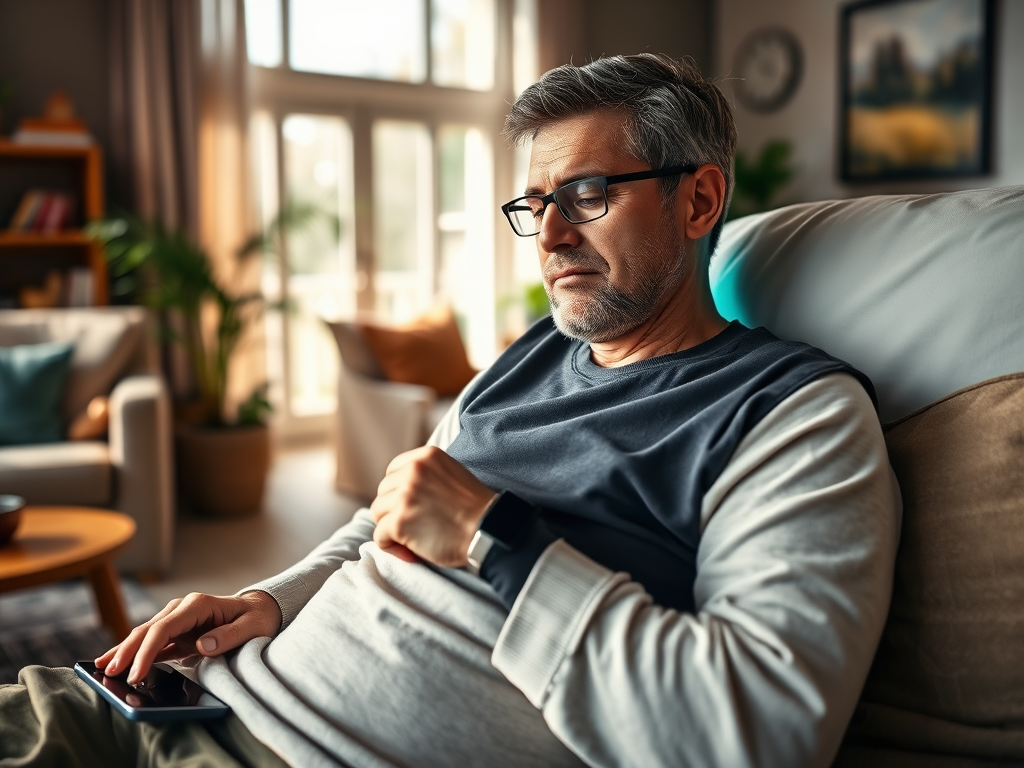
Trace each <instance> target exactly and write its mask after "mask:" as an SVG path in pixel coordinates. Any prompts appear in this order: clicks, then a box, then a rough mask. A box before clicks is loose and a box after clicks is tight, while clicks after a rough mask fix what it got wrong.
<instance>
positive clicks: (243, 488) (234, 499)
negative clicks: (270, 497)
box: [174, 424, 270, 517]
mask: <svg viewBox="0 0 1024 768" xmlns="http://www.w3.org/2000/svg"><path fill="white" fill-rule="evenodd" d="M174 438H175V449H176V450H175V454H176V460H177V469H178V486H179V488H180V490H181V494H182V496H184V498H185V499H186V500H188V501H190V502H192V503H193V504H194V505H195V506H196V508H197V509H198V510H199V511H201V512H203V513H205V514H208V515H211V516H213V517H240V516H244V515H250V514H255V513H256V512H258V511H259V510H260V505H261V503H262V501H263V488H264V485H265V484H266V480H267V471H268V470H269V469H270V430H269V429H268V428H267V427H265V426H246V427H221V428H215V427H194V426H187V425H184V424H179V425H178V426H177V427H176V429H175V435H174Z"/></svg>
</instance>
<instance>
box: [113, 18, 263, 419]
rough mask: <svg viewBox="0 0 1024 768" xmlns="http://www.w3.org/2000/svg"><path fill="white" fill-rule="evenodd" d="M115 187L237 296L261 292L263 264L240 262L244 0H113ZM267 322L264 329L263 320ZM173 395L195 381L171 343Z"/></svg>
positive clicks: (243, 362) (255, 364)
mask: <svg viewBox="0 0 1024 768" xmlns="http://www.w3.org/2000/svg"><path fill="white" fill-rule="evenodd" d="M109 7H110V15H111V17H110V28H111V45H110V61H111V104H112V113H113V114H112V118H113V119H112V123H113V130H112V134H113V142H112V146H111V147H110V150H109V151H110V165H111V171H112V174H111V182H112V184H113V186H114V187H115V189H117V190H119V192H120V197H121V198H122V199H126V200H131V201H132V203H131V207H132V209H133V211H134V212H135V213H137V214H139V215H140V216H142V217H144V218H146V219H154V218H157V219H160V220H161V221H162V222H163V223H164V224H165V225H166V226H168V227H171V228H175V227H181V228H182V229H183V230H184V231H185V232H186V233H187V234H188V236H189V237H190V238H192V239H193V240H197V241H198V242H199V243H200V244H201V245H202V246H203V248H204V249H205V250H206V252H207V253H208V254H209V255H210V258H211V259H212V260H213V262H214V267H215V269H216V270H217V273H218V275H220V276H221V278H222V279H223V280H224V281H225V283H226V284H227V286H228V288H229V289H230V290H231V291H234V292H248V291H252V290H256V289H257V288H258V285H259V274H258V269H259V264H258V262H256V263H252V264H249V265H246V267H245V268H244V269H240V268H239V267H238V264H237V261H236V258H235V255H236V251H237V249H238V247H239V246H240V245H241V244H242V243H243V242H244V241H245V239H246V237H247V235H248V234H249V233H250V226H249V211H250V208H249V200H248V186H247V178H246V175H247V174H246V170H247V157H248V155H247V149H246V133H247V126H248V120H249V106H248V84H247V72H248V68H247V62H246V53H245V26H244V9H243V0H111V2H110V6H109ZM257 325H258V324H257ZM168 368H169V371H168V374H169V378H170V381H171V386H172V389H173V391H174V393H175V395H176V396H178V397H184V396H187V394H188V392H189V390H190V388H191V378H190V374H189V371H188V367H187V364H186V362H185V360H184V358H183V357H182V356H181V355H180V354H179V353H178V350H175V349H171V350H169V355H168ZM264 370H265V366H264V361H263V350H262V330H261V328H253V329H252V331H251V332H250V333H249V334H248V338H246V339H243V341H242V344H241V345H240V349H239V352H238V354H236V359H235V360H234V361H233V367H232V375H231V377H230V380H231V385H230V391H229V399H230V400H232V401H235V402H237V400H238V399H239V398H244V397H245V396H247V395H248V393H249V392H250V391H251V389H252V386H253V384H254V383H255V382H258V381H260V380H261V379H262V375H263V374H262V372H263V371H264Z"/></svg>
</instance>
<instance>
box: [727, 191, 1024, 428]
mask: <svg viewBox="0 0 1024 768" xmlns="http://www.w3.org/2000/svg"><path fill="white" fill-rule="evenodd" d="M1021 222H1024V186H1018V187H1003V188H997V189H975V190H966V191H960V192H948V193H943V194H930V195H875V196H870V197H862V198H857V199H853V200H828V201H823V202H815V203H803V204H800V205H791V206H788V207H786V208H781V209H779V210H776V211H770V212H768V213H763V214H757V215H754V216H746V217H744V218H741V219H736V220H735V221H731V222H729V223H728V224H726V226H725V228H724V230H723V232H722V239H721V243H720V244H719V246H718V251H717V252H716V254H715V256H714V258H713V259H712V260H711V284H712V292H713V294H714V297H715V302H716V304H717V306H718V309H719V311H720V312H721V313H722V314H723V315H724V316H725V317H726V318H727V319H729V320H734V319H735V320H739V321H741V322H743V323H745V324H746V325H750V326H758V325H763V326H765V327H766V328H768V330H770V331H772V332H773V333H775V334H776V335H778V336H781V337H782V338H786V339H797V340H800V341H806V342H808V343H810V344H814V345H815V346H818V347H821V348H822V349H824V350H825V351H826V352H828V353H830V354H833V355H835V356H836V357H839V358H842V359H843V360H846V361H847V362H848V363H850V364H851V365H853V366H854V367H856V368H857V369H859V370H861V371H863V372H864V373H865V374H867V375H868V377H869V378H870V379H871V381H872V382H873V383H874V385H875V390H876V392H877V394H878V402H879V411H880V415H881V418H882V420H883V421H894V420H896V419H898V418H901V417H903V416H905V415H906V414H908V413H911V412H913V411H915V410H917V409H918V408H922V407H924V406H925V405H927V404H928V403H931V402H934V401H935V400H938V399H939V398H940V397H945V396H946V395H948V394H949V393H951V392H955V391H956V390H958V389H961V388H963V387H967V386H970V385H972V384H976V383H978V382H979V381H984V380H986V379H990V378H993V377H995V376H1001V375H1004V374H1008V373H1015V372H1017V371H1024V290H1021V286H1024V237H1022V236H1021Z"/></svg>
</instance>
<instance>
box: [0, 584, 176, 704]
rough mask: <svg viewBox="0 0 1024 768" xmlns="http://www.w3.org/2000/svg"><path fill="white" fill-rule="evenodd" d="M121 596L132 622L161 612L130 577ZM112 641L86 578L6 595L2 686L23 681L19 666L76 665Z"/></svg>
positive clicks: (0, 643) (0, 608)
mask: <svg viewBox="0 0 1024 768" xmlns="http://www.w3.org/2000/svg"><path fill="white" fill-rule="evenodd" d="M121 594H122V596H123V597H124V601H125V608H126V610H127V612H128V621H129V623H130V624H131V625H132V626H135V625H137V624H141V623H142V622H143V621H146V620H147V619H149V618H150V617H152V616H153V614H154V613H156V612H157V611H158V610H159V608H158V607H157V606H156V605H155V604H154V602H153V601H152V599H151V598H150V597H149V595H148V594H147V592H146V591H145V590H144V589H143V588H142V587H141V586H139V584H137V583H136V582H134V581H131V580H130V579H121ZM112 645H113V638H112V637H111V636H110V632H109V631H108V630H107V629H106V627H104V626H102V625H101V624H100V619H99V614H98V612H97V611H96V604H95V600H94V599H93V595H92V589H91V588H90V587H89V585H88V583H87V582H85V581H84V580H81V579H72V580H71V581H66V582H62V583H60V584H53V585H49V586H45V587H36V588H33V589H23V590H20V591H18V592H11V593H9V594H5V595H0V684H3V683H16V682H18V670H20V669H21V668H22V667H24V666H26V665H28V664H44V665H46V666H50V667H70V666H74V663H75V662H76V661H78V660H80V659H92V658H95V657H96V656H98V655H99V654H101V653H103V651H105V650H107V649H108V648H110V647H111V646H112Z"/></svg>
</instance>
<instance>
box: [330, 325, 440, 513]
mask: <svg viewBox="0 0 1024 768" xmlns="http://www.w3.org/2000/svg"><path fill="white" fill-rule="evenodd" d="M327 325H328V327H329V328H330V329H331V332H332V334H333V335H334V339H335V341H336V342H337V344H338V352H339V354H340V356H341V366H340V370H339V371H338V410H337V422H336V427H335V441H336V457H337V467H336V474H335V487H337V489H338V490H339V491H342V492H344V493H351V494H353V495H355V496H359V497H362V498H365V499H372V498H373V497H374V496H376V495H377V485H378V484H379V483H380V481H381V480H382V479H383V478H384V472H385V470H386V469H387V466H388V464H390V463H391V460H392V459H393V458H394V457H395V456H397V455H398V454H399V453H402V452H403V451H408V450H411V449H413V448H416V447H418V446H420V445H423V444H424V443H426V441H427V438H429V437H430V433H431V432H433V431H434V427H436V426H437V424H438V422H440V421H441V419H442V418H443V417H444V414H445V413H447V412H448V409H449V408H450V407H451V406H452V403H453V402H454V401H455V400H454V398H451V397H438V396H437V393H436V392H435V391H434V390H433V389H431V388H430V387H424V386H420V385H418V384H401V383H397V382H393V381H388V380H387V379H385V378H384V374H383V372H382V371H381V369H380V367H379V366H378V365H377V362H376V361H375V360H374V358H373V355H372V354H371V352H370V350H369V348H368V347H367V344H366V342H365V340H364V339H363V336H362V334H361V333H360V332H359V328H358V326H357V325H356V324H355V323H347V322H328V323H327Z"/></svg>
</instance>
